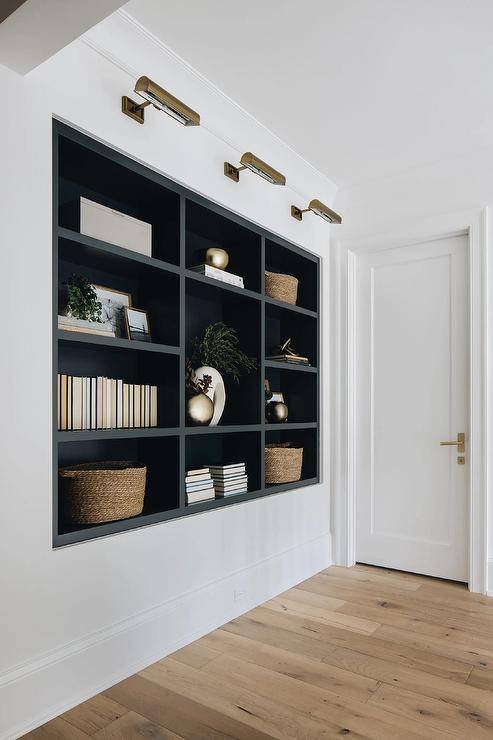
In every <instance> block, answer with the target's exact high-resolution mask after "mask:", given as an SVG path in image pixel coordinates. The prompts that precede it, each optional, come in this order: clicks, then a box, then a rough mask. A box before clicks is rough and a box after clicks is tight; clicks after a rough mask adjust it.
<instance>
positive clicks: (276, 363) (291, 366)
mask: <svg viewBox="0 0 493 740" xmlns="http://www.w3.org/2000/svg"><path fill="white" fill-rule="evenodd" d="M265 367H271V368H274V369H275V368H277V369H278V370H294V371H295V372H303V373H317V372H318V370H317V368H316V367H313V365H296V364H295V363H294V362H281V361H280V360H266V361H265Z"/></svg>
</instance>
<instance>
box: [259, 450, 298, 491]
mask: <svg viewBox="0 0 493 740" xmlns="http://www.w3.org/2000/svg"><path fill="white" fill-rule="evenodd" d="M302 464H303V447H290V443H289V442H278V443H276V444H269V445H266V446H265V482H266V483H267V484H268V485H272V484H274V483H292V482H293V481H297V480H299V479H300V478H301V466H302Z"/></svg>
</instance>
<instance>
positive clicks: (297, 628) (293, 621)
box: [238, 607, 472, 682]
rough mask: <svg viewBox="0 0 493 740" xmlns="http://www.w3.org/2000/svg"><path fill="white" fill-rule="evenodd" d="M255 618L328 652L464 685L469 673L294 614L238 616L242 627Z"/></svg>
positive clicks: (459, 664) (262, 611)
mask: <svg viewBox="0 0 493 740" xmlns="http://www.w3.org/2000/svg"><path fill="white" fill-rule="evenodd" d="M251 618H253V619H255V620H257V621H260V622H261V623H263V624H266V625H269V626H271V627H273V628H274V629H276V628H281V629H284V630H287V631H292V632H294V633H296V634H307V635H308V636H309V637H311V638H312V639H316V640H318V641H320V642H321V643H322V644H324V645H326V646H327V648H328V649H329V650H330V648H332V647H350V648H351V649H353V650H358V651H360V652H362V653H364V654H365V655H371V656H373V657H376V658H383V659H384V660H387V661H390V662H396V663H399V664H400V665H405V666H408V667H411V668H419V669H420V670H423V671H426V672H429V673H433V674H434V675H437V676H442V677H445V678H450V679H453V680H456V681H462V682H464V681H465V680H466V679H467V677H468V676H469V673H470V671H471V667H472V666H471V665H469V664H465V663H464V662H463V661H460V660H454V659H452V658H448V657H443V656H442V655H436V654H434V653H432V652H430V651H429V650H424V649H418V648H415V647H413V646H412V645H411V646H409V645H405V644H401V643H397V642H395V641H391V640H385V639H382V638H380V637H378V638H377V637H376V635H375V634H373V635H361V634H359V633H355V632H351V631H349V630H347V629H340V627H338V626H333V625H328V624H321V623H320V622H314V621H313V620H310V619H305V618H303V617H299V616H297V615H293V614H289V615H288V614H284V613H278V612H272V611H271V610H269V609H266V608H265V607H258V608H256V609H254V610H252V611H251V612H249V614H248V615H246V616H244V617H240V618H239V620H238V622H239V623H240V624H241V623H242V621H244V620H246V619H251Z"/></svg>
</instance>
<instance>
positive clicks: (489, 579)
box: [486, 558, 493, 597]
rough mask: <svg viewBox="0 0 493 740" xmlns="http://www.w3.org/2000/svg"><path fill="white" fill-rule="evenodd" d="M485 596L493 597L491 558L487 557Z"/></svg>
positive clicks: (492, 566) (492, 564)
mask: <svg viewBox="0 0 493 740" xmlns="http://www.w3.org/2000/svg"><path fill="white" fill-rule="evenodd" d="M486 596H491V597H493V558H488V565H487V571H486Z"/></svg>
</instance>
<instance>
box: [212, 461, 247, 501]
mask: <svg viewBox="0 0 493 740" xmlns="http://www.w3.org/2000/svg"><path fill="white" fill-rule="evenodd" d="M209 470H210V471H211V475H212V479H213V481H214V490H215V492H216V496H217V497H218V498H223V497H224V496H236V494H237V493H246V492H247V491H248V476H247V473H246V468H245V463H231V464H230V465H211V467H210V468H209Z"/></svg>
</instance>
